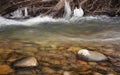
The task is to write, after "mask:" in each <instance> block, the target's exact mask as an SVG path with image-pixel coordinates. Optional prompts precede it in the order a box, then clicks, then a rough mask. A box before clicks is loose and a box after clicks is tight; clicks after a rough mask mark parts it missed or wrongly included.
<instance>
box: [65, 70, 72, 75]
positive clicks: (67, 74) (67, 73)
mask: <svg viewBox="0 0 120 75" xmlns="http://www.w3.org/2000/svg"><path fill="white" fill-rule="evenodd" d="M63 75H71V73H70V72H68V71H65V72H63Z"/></svg>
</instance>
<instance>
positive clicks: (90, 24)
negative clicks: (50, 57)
mask: <svg viewBox="0 0 120 75" xmlns="http://www.w3.org/2000/svg"><path fill="white" fill-rule="evenodd" d="M0 21H1V22H0V26H1V27H0V35H1V36H0V37H1V38H3V37H4V38H17V39H26V40H33V39H36V40H41V41H43V40H44V41H48V40H49V41H51V40H52V41H74V42H81V41H87V42H111V41H117V42H119V41H120V18H119V17H113V18H110V17H107V16H95V17H92V16H89V17H82V18H77V17H73V18H71V19H69V20H66V19H53V18H52V17H47V16H46V17H40V16H38V17H36V18H31V19H26V20H12V19H5V18H3V17H0Z"/></svg>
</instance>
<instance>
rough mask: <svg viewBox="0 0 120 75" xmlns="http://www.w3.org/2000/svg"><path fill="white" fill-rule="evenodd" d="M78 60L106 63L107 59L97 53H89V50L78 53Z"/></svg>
mask: <svg viewBox="0 0 120 75" xmlns="http://www.w3.org/2000/svg"><path fill="white" fill-rule="evenodd" d="M78 58H79V59H82V60H85V61H104V60H107V57H106V56H105V55H104V54H102V53H99V52H96V51H89V50H87V49H81V50H79V51H78Z"/></svg>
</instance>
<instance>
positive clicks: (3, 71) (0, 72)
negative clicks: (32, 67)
mask: <svg viewBox="0 0 120 75" xmlns="http://www.w3.org/2000/svg"><path fill="white" fill-rule="evenodd" d="M12 73H13V70H12V69H11V68H10V67H9V66H8V65H0V75H8V74H10V75H11V74H12Z"/></svg>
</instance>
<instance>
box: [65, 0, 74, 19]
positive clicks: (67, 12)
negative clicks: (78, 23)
mask: <svg viewBox="0 0 120 75" xmlns="http://www.w3.org/2000/svg"><path fill="white" fill-rule="evenodd" d="M71 14H72V11H71V7H70V3H69V2H68V1H67V0H65V16H64V18H65V19H69V18H70V17H71Z"/></svg>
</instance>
